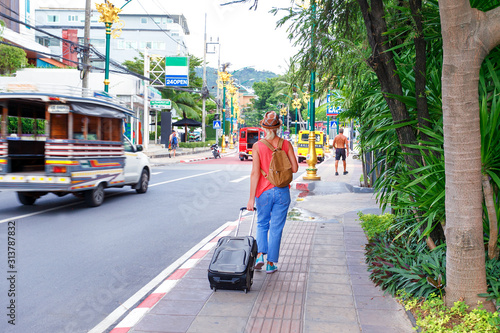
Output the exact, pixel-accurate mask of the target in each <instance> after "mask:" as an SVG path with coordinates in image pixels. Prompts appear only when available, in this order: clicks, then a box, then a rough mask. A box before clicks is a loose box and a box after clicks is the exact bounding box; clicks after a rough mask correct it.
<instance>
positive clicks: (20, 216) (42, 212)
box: [0, 170, 222, 224]
mask: <svg viewBox="0 0 500 333" xmlns="http://www.w3.org/2000/svg"><path fill="white" fill-rule="evenodd" d="M220 171H222V170H215V171H210V172H205V173H200V174H197V175H192V176H187V177H182V178H177V179H172V180H167V181H164V182H161V183H156V184H151V185H149V187H153V186H157V185H163V184H168V183H173V182H178V181H180V180H184V179H189V178H195V177H199V176H204V175H208V174H211V173H216V172H220ZM129 191H131V190H129ZM121 193H123V192H118V193H113V194H107V196H108V197H109V196H113V195H118V194H121ZM82 203H83V201H77V202H72V203H70V204H67V205H63V206H57V207H52V208H48V209H44V210H41V211H38V212H33V213H29V214H24V215H18V216H13V217H9V218H6V219H3V220H0V224H2V223H6V222H9V221H17V220H20V219H24V218H26V217H31V216H35V215H40V214H44V213H48V212H51V211H53V210H58V209H62V208H66V207H71V206H75V205H80V204H82Z"/></svg>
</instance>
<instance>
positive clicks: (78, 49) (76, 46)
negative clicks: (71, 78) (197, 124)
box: [0, 3, 201, 93]
mask: <svg viewBox="0 0 500 333" xmlns="http://www.w3.org/2000/svg"><path fill="white" fill-rule="evenodd" d="M0 4H1V3H0ZM139 4H140V3H139ZM1 5H2V6H3V7H5V6H4V5H3V4H1ZM140 5H141V7H143V6H142V4H140ZM5 8H7V7H5ZM143 9H144V7H143ZM144 11H145V12H146V13H147V11H146V10H145V9H144ZM12 12H14V11H12ZM16 14H17V13H16ZM147 15H148V16H149V17H150V18H151V19H153V18H152V16H151V15H150V14H149V13H147ZM0 17H4V18H6V19H8V20H11V21H13V22H15V23H18V24H22V25H25V26H26V27H29V28H31V29H34V30H36V31H39V32H41V33H43V34H46V35H47V36H50V37H52V38H55V39H58V40H60V41H62V42H64V43H68V44H70V45H72V46H73V47H74V50H76V51H75V52H77V53H80V52H81V51H84V50H85V49H86V47H85V45H82V44H80V43H78V42H74V41H71V40H69V39H65V38H62V37H59V36H57V35H54V34H51V33H50V32H47V31H45V30H44V29H40V28H37V27H35V26H33V25H31V24H29V23H26V22H22V21H20V20H18V19H16V18H14V17H12V16H10V15H7V14H4V13H0ZM153 22H155V21H154V19H153ZM155 24H156V25H157V26H158V27H159V28H160V30H161V31H162V32H163V33H165V34H166V35H167V36H168V37H169V38H170V39H172V40H173V41H174V42H176V43H177V44H179V45H180V46H182V47H184V48H186V49H187V47H186V46H185V45H183V44H181V43H179V42H177V41H176V40H175V39H173V38H172V37H171V36H170V35H168V33H167V32H166V31H164V30H163V29H162V28H161V27H160V26H159V25H158V23H156V22H155ZM0 44H5V45H8V46H13V47H16V48H20V49H23V50H26V51H31V52H35V53H38V54H42V55H46V56H50V57H53V58H58V59H62V60H65V61H68V62H71V63H74V64H76V65H81V66H87V65H84V64H83V63H81V62H79V61H74V60H71V59H68V58H64V57H63V56H60V55H56V54H52V53H47V52H43V51H38V50H34V49H30V48H27V47H23V46H19V45H15V44H12V43H7V42H4V41H1V40H0ZM88 49H89V51H92V52H93V53H94V54H95V55H96V56H97V57H98V58H99V59H101V60H106V56H105V55H103V54H102V53H101V52H99V51H98V50H97V49H96V48H95V47H94V46H93V45H92V44H89V47H88ZM109 62H110V64H112V65H113V66H115V67H116V68H118V69H120V71H117V70H110V71H111V72H113V73H120V74H128V75H132V76H135V77H137V78H139V79H142V80H146V81H153V80H152V79H150V78H148V77H145V76H144V75H141V74H138V73H136V72H133V71H130V70H129V69H128V68H126V67H124V66H122V65H121V64H119V63H118V62H116V61H115V60H113V59H109ZM89 67H91V68H95V69H98V70H102V71H104V70H105V69H104V68H100V67H97V66H89ZM169 88H171V89H174V90H180V91H186V92H193V93H201V92H200V91H199V90H198V89H191V88H182V87H169Z"/></svg>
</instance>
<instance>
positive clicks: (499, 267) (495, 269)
mask: <svg viewBox="0 0 500 333" xmlns="http://www.w3.org/2000/svg"><path fill="white" fill-rule="evenodd" d="M486 282H487V283H488V292H487V293H485V294H479V296H481V297H486V299H487V300H489V301H490V300H494V301H495V302H496V304H497V305H498V304H500V260H498V259H492V260H490V259H486Z"/></svg>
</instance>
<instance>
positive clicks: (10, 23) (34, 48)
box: [0, 0, 50, 65]
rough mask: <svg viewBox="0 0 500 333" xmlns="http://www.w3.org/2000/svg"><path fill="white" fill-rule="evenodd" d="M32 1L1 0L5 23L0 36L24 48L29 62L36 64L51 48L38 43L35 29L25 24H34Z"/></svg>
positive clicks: (0, 18)
mask: <svg viewBox="0 0 500 333" xmlns="http://www.w3.org/2000/svg"><path fill="white" fill-rule="evenodd" d="M32 2H33V1H32V0H0V20H2V21H3V22H4V24H5V26H4V28H3V29H0V36H1V37H2V38H3V40H4V42H6V43H8V44H14V45H16V46H20V47H22V48H24V49H25V52H26V55H27V57H28V61H29V63H30V64H33V65H36V64H37V61H38V60H37V59H39V58H43V57H44V55H43V53H48V52H50V50H49V49H48V48H47V47H43V46H41V45H40V44H38V43H36V42H35V30H34V29H32V28H31V27H29V26H27V25H25V24H28V25H31V26H34V22H33V21H34V20H33V4H32ZM23 23H25V24H23ZM39 52H40V53H39ZM42 52H43V53H42Z"/></svg>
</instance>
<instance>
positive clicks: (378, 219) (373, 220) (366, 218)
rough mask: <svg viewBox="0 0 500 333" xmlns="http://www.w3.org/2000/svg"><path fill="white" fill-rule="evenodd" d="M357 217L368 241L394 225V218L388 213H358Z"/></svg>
mask: <svg viewBox="0 0 500 333" xmlns="http://www.w3.org/2000/svg"><path fill="white" fill-rule="evenodd" d="M358 216H359V219H360V220H361V227H362V228H363V230H364V231H365V234H366V236H367V237H368V239H370V238H373V237H374V236H375V235H376V234H380V233H384V232H386V231H387V230H388V229H389V227H390V226H391V225H392V224H393V223H394V218H395V216H394V215H392V214H389V213H386V214H384V215H375V214H363V213H362V212H358Z"/></svg>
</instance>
